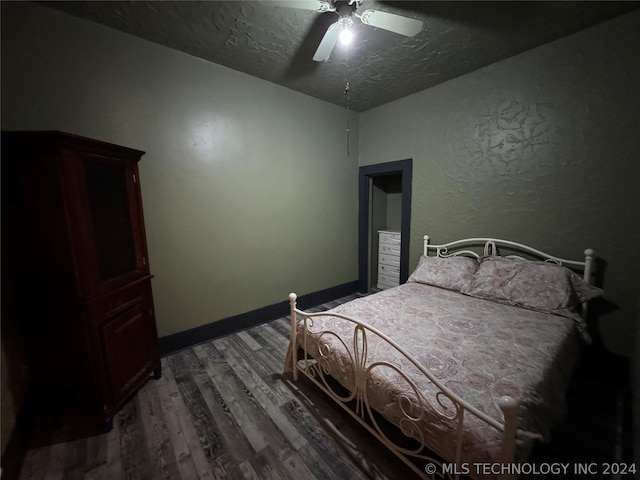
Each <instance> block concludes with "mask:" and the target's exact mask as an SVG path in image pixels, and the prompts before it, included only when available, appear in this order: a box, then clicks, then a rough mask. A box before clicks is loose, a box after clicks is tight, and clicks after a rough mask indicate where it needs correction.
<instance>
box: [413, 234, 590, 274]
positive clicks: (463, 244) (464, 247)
mask: <svg viewBox="0 0 640 480" xmlns="http://www.w3.org/2000/svg"><path fill="white" fill-rule="evenodd" d="M470 247H476V248H480V247H482V253H481V254H480V253H478V252H477V251H474V250H471V249H470ZM500 247H505V248H509V249H512V250H516V251H518V252H523V253H525V254H528V255H530V256H531V257H534V258H536V259H539V260H542V261H545V262H553V263H555V264H557V265H564V266H567V267H573V268H578V269H580V270H582V271H583V278H584V279H585V281H587V282H589V283H592V279H593V274H594V272H595V262H594V259H595V251H594V250H593V249H591V248H587V249H586V250H585V251H584V260H568V259H566V258H559V257H556V256H554V255H550V254H548V253H545V252H543V251H541V250H538V249H536V248H533V247H530V246H528V245H525V244H523V243H517V242H512V241H510V240H501V239H499V238H485V237H477V238H464V239H461V240H456V241H454V242H449V243H444V244H442V245H430V244H429V235H425V236H424V250H423V255H424V256H428V255H429V252H430V251H431V252H435V254H436V256H438V257H453V256H457V255H466V256H471V257H475V258H476V259H478V260H480V259H482V258H483V257H495V256H498V255H499V249H500ZM506 256H507V257H515V258H524V257H521V256H519V255H515V254H509V255H506Z"/></svg>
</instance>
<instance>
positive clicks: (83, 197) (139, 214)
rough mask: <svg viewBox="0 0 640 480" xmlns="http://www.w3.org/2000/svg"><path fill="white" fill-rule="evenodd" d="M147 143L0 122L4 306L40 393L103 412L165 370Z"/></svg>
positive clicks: (106, 418)
mask: <svg viewBox="0 0 640 480" xmlns="http://www.w3.org/2000/svg"><path fill="white" fill-rule="evenodd" d="M143 154H144V152H141V151H138V150H133V149H131V148H125V147H121V146H117V145H113V144H109V143H105V142H101V141H96V140H91V139H88V138H83V137H79V136H76V135H71V134H68V133H62V132H56V131H47V132H2V160H1V161H2V254H3V255H2V256H3V258H2V281H3V297H4V298H3V315H4V316H5V317H6V320H7V321H9V322H11V323H12V324H13V325H14V326H15V327H17V328H19V329H20V331H21V332H22V337H23V338H24V339H25V340H24V345H25V349H24V352H23V353H24V359H25V364H26V365H27V368H28V369H29V371H30V372H29V373H30V375H29V376H30V378H31V379H32V382H33V383H35V384H36V385H37V387H38V390H37V391H38V392H39V395H41V396H44V397H46V400H45V401H46V402H50V403H51V404H55V403H60V402H62V403H67V404H69V403H73V405H77V408H78V411H79V412H80V411H81V412H83V414H86V413H87V412H88V414H89V415H90V416H92V417H93V418H96V419H98V420H99V421H101V422H103V423H104V425H105V427H106V428H107V429H108V428H110V427H111V425H112V419H113V416H114V414H115V413H116V412H117V411H118V409H119V408H120V407H122V405H123V404H124V403H125V402H126V401H127V400H128V398H129V397H131V396H132V394H133V393H135V392H136V391H137V390H138V389H139V388H140V387H141V386H142V385H143V384H144V383H145V382H146V381H147V380H148V379H149V378H150V377H151V376H152V375H153V376H155V377H156V378H158V377H159V376H160V357H159V350H158V337H157V332H156V324H155V316H154V308H153V297H152V293H151V275H150V271H149V262H148V258H147V244H146V237H145V228H144V219H143V211H142V199H141V195H140V184H139V177H138V161H139V160H140V158H141V157H142V155H143Z"/></svg>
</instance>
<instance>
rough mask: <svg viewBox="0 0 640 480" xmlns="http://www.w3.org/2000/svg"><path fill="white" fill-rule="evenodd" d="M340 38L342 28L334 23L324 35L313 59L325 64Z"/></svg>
mask: <svg viewBox="0 0 640 480" xmlns="http://www.w3.org/2000/svg"><path fill="white" fill-rule="evenodd" d="M339 36H340V27H339V26H338V23H337V22H336V23H332V24H331V25H330V26H329V28H328V29H327V32H326V33H325V34H324V37H322V41H321V42H320V45H318V49H317V50H316V53H315V55H314V56H313V59H314V60H315V61H316V62H323V61H325V60H326V59H328V58H329V55H331V51H332V50H333V47H334V46H335V44H336V42H337V41H338V37H339Z"/></svg>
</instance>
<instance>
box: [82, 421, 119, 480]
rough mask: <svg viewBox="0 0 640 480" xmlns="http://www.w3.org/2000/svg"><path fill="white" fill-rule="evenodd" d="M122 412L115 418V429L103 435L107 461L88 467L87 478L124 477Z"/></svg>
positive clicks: (88, 479) (99, 479) (94, 479)
mask: <svg viewBox="0 0 640 480" xmlns="http://www.w3.org/2000/svg"><path fill="white" fill-rule="evenodd" d="M120 416H121V413H118V414H117V415H116V416H115V417H114V419H113V429H112V430H111V431H110V432H108V433H106V434H104V435H101V436H100V437H102V439H104V443H105V453H104V455H105V461H104V463H102V464H101V463H98V462H96V464H95V466H94V467H93V468H90V469H87V471H86V472H85V476H84V478H85V480H110V479H113V478H122V461H121V455H120V421H119V418H120Z"/></svg>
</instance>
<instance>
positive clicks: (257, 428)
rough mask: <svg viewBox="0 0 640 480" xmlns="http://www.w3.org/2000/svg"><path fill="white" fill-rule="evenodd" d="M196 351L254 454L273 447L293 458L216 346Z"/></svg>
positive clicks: (211, 345) (282, 439)
mask: <svg viewBox="0 0 640 480" xmlns="http://www.w3.org/2000/svg"><path fill="white" fill-rule="evenodd" d="M194 351H196V352H197V354H198V355H199V356H200V358H201V359H202V361H203V364H204V365H205V369H206V371H207V373H208V374H209V375H210V376H211V378H212V380H213V383H214V384H215V385H216V387H217V389H218V391H219V392H220V394H221V395H222V397H223V398H224V400H225V402H226V403H227V405H229V409H230V410H232V412H233V415H234V417H236V419H237V421H238V424H239V425H240V427H241V428H242V431H243V432H244V433H245V436H246V437H247V439H248V440H249V442H250V443H251V444H252V446H253V447H254V451H255V452H260V451H262V450H264V449H265V448H266V447H267V446H269V445H271V447H272V448H273V450H274V451H275V452H277V455H278V456H279V457H280V458H283V457H285V456H287V455H290V454H291V453H292V452H293V449H292V446H291V445H290V444H289V442H288V441H287V440H286V439H285V438H284V436H283V435H282V434H281V433H280V431H279V430H278V428H277V427H276V425H275V424H274V422H273V420H272V419H271V418H269V415H268V414H267V413H266V412H265V411H264V408H263V406H262V405H260V403H259V402H258V401H257V399H256V398H255V397H254V396H253V394H252V393H251V391H250V390H249V389H248V388H247V386H246V385H245V383H244V382H243V381H242V379H241V378H240V377H238V375H236V373H235V372H234V371H233V369H232V368H231V367H230V366H229V364H228V363H227V362H226V360H224V358H223V356H222V354H221V353H220V352H219V351H218V350H217V349H216V347H215V346H214V345H213V344H211V343H208V344H203V345H200V346H198V347H194Z"/></svg>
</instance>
